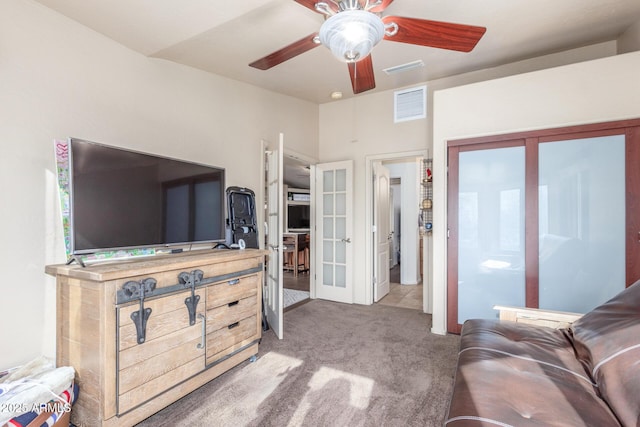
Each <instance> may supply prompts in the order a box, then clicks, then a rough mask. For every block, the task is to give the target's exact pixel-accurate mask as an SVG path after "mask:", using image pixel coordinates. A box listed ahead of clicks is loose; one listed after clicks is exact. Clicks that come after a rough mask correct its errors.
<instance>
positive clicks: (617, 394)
mask: <svg viewBox="0 0 640 427" xmlns="http://www.w3.org/2000/svg"><path fill="white" fill-rule="evenodd" d="M569 332H570V334H571V336H572V339H573V341H574V346H575V348H576V352H577V355H578V358H579V359H580V361H581V362H582V363H583V364H584V366H585V367H586V369H587V370H588V371H589V373H590V374H591V377H592V378H593V379H594V381H595V383H596V384H597V385H598V389H599V391H600V394H601V396H602V398H603V399H604V400H606V401H607V402H608V403H609V405H610V406H611V408H612V409H613V411H614V412H615V413H616V415H618V418H619V419H620V421H621V422H622V424H623V425H625V426H634V427H635V426H637V425H640V397H639V396H640V362H639V361H640V281H638V282H636V283H635V284H633V285H631V286H630V287H628V288H627V289H625V290H624V291H622V292H621V293H619V294H618V295H616V296H615V297H614V298H612V299H611V300H609V301H608V302H606V303H604V304H602V305H600V306H598V307H596V308H595V309H593V310H592V311H590V312H589V313H587V314H585V315H584V316H583V317H582V318H580V319H579V320H578V321H576V322H575V323H573V325H572V326H571V327H570V329H569Z"/></svg>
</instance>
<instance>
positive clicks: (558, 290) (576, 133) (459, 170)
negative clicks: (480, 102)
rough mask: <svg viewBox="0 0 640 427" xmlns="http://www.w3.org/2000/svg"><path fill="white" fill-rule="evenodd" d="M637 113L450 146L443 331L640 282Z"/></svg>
mask: <svg viewBox="0 0 640 427" xmlns="http://www.w3.org/2000/svg"><path fill="white" fill-rule="evenodd" d="M639 129H640V120H634V121H625V122H616V123H608V124H602V125H588V126H583V127H580V128H563V129H555V130H547V131H539V132H530V133H523V134H520V135H505V136H498V137H493V138H489V137H483V138H478V139H470V140H460V141H452V142H450V143H449V147H448V155H449V177H448V224H449V241H448V270H447V276H448V279H447V280H448V285H447V286H448V291H447V296H448V298H447V299H448V307H447V312H448V319H447V323H448V330H449V331H450V332H460V329H461V325H462V323H464V321H465V320H467V319H471V318H495V317H497V313H496V312H495V311H494V310H493V306H494V305H515V306H526V307H533V308H538V307H540V308H544V309H550V310H559V311H573V312H581V313H584V312H587V311H589V310H591V309H592V308H594V307H595V306H597V305H599V304H601V303H603V302H605V301H606V300H608V299H609V298H611V297H612V296H614V295H615V294H617V293H618V292H620V291H621V290H623V289H624V288H625V286H628V285H630V284H631V283H633V282H635V281H636V280H638V279H640V219H639V218H638V217H639V216H640V215H638V207H639V203H640V173H639V172H638V167H637V166H636V165H638V164H640V131H639Z"/></svg>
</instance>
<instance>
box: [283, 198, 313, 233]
mask: <svg viewBox="0 0 640 427" xmlns="http://www.w3.org/2000/svg"><path fill="white" fill-rule="evenodd" d="M310 218H311V211H310V207H309V205H293V204H291V205H288V206H287V229H288V230H289V231H292V232H295V231H309V222H310Z"/></svg>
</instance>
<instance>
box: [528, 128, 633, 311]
mask: <svg viewBox="0 0 640 427" xmlns="http://www.w3.org/2000/svg"><path fill="white" fill-rule="evenodd" d="M538 153H539V157H538V161H539V166H538V169H539V175H538V180H539V184H538V210H539V212H538V216H539V217H538V224H539V225H538V227H539V235H540V237H539V262H540V265H539V303H540V308H545V309H551V310H561V311H573V312H578V313H586V312H587V311H589V310H591V309H592V308H594V307H595V306H597V305H599V304H601V303H602V302H604V301H606V300H608V299H609V298H611V297H613V296H614V295H615V294H617V293H618V292H620V291H622V290H623V289H624V287H625V262H626V258H625V257H626V255H625V137H624V135H614V136H606V137H599V138H587V139H574V140H568V141H556V142H547V143H542V144H540V145H539V151H538Z"/></svg>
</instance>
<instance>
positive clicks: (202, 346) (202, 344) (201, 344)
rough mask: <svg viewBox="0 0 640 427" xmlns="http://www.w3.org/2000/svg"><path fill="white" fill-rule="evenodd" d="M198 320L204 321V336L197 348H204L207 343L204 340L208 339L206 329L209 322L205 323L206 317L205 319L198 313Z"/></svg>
mask: <svg viewBox="0 0 640 427" xmlns="http://www.w3.org/2000/svg"><path fill="white" fill-rule="evenodd" d="M198 319H202V336H201V337H200V342H199V343H198V345H197V346H196V348H204V343H205V341H204V340H205V339H206V335H207V329H206V323H207V322H205V319H206V317H204V314H202V313H198Z"/></svg>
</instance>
